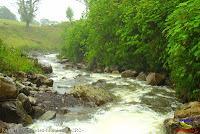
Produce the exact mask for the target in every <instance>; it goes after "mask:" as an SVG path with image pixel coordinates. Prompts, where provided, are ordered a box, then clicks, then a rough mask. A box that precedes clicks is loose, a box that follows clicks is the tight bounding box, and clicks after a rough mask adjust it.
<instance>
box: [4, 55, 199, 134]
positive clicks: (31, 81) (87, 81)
mask: <svg viewBox="0 0 200 134" xmlns="http://www.w3.org/2000/svg"><path fill="white" fill-rule="evenodd" d="M35 56H37V59H36V60H35V61H36V62H38V61H39V62H40V66H41V68H42V69H43V71H44V72H45V73H46V74H45V75H41V74H32V73H24V72H18V73H16V74H13V75H9V76H7V75H5V74H1V75H0V85H1V86H0V113H1V114H0V120H1V121H0V131H1V132H7V133H19V134H21V133H27V134H29V133H39V134H40V133H41V134H42V133H45V134H46V133H49V134H51V133H56V134H57V133H72V134H102V133H103V134H121V133H124V132H126V133H127V134H133V133H137V134H150V133H155V134H164V133H169V134H176V133H180V132H179V131H181V130H185V129H187V130H189V131H193V132H194V133H198V128H199V122H200V121H199V115H200V104H199V102H193V103H189V104H185V105H182V104H181V103H180V102H179V100H178V99H177V98H176V96H175V92H174V90H172V89H170V88H168V87H166V86H160V85H166V84H168V78H167V76H166V75H165V74H159V73H155V72H151V73H148V74H145V73H143V72H141V73H138V72H136V71H133V70H125V71H123V72H121V70H117V69H116V68H105V69H104V70H103V69H101V70H100V69H97V70H96V71H95V72H101V73H92V72H89V71H86V66H85V65H84V64H82V63H79V64H73V63H71V62H70V61H69V60H67V59H63V60H59V59H58V58H57V57H56V56H57V55H56V54H49V55H35ZM102 71H103V72H102ZM104 72H105V73H104ZM177 108H178V109H177ZM176 109H177V110H176ZM175 110H176V112H175V114H173V113H174V111H175ZM167 118H169V119H167ZM188 120H189V121H190V123H187V122H184V121H188ZM182 133H188V131H182ZM190 133H191V132H190Z"/></svg>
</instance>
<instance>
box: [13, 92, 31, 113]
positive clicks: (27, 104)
mask: <svg viewBox="0 0 200 134" xmlns="http://www.w3.org/2000/svg"><path fill="white" fill-rule="evenodd" d="M17 99H18V100H19V101H21V103H22V105H23V108H24V110H25V111H26V112H27V113H28V114H32V112H33V108H32V105H31V102H30V100H29V98H28V97H27V96H26V95H25V94H23V93H20V94H19V95H18V97H17Z"/></svg>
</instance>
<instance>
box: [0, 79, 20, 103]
mask: <svg viewBox="0 0 200 134" xmlns="http://www.w3.org/2000/svg"><path fill="white" fill-rule="evenodd" d="M17 95H18V91H17V88H16V86H15V83H14V82H13V81H12V79H11V78H9V77H2V76H0V100H3V99H15V98H16V97H17Z"/></svg>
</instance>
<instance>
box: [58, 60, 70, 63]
mask: <svg viewBox="0 0 200 134" xmlns="http://www.w3.org/2000/svg"><path fill="white" fill-rule="evenodd" d="M67 62H69V59H62V60H61V61H59V63H61V64H64V63H67Z"/></svg>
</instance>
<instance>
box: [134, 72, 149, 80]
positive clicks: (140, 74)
mask: <svg viewBox="0 0 200 134" xmlns="http://www.w3.org/2000/svg"><path fill="white" fill-rule="evenodd" d="M146 77H147V76H146V74H145V73H143V72H141V73H139V75H138V76H137V77H136V79H137V80H140V81H146Z"/></svg>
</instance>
